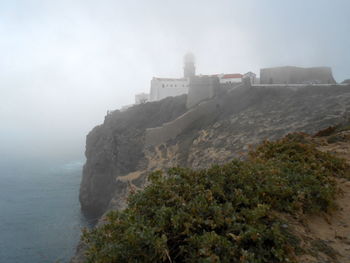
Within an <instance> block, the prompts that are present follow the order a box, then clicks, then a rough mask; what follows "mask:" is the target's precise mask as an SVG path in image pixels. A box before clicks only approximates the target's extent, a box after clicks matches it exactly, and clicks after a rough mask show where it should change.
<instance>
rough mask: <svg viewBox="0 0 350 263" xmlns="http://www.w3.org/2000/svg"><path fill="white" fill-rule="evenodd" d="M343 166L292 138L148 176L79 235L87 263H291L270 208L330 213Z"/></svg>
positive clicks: (283, 227)
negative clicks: (120, 206) (242, 156)
mask: <svg viewBox="0 0 350 263" xmlns="http://www.w3.org/2000/svg"><path fill="white" fill-rule="evenodd" d="M346 169H347V166H346V164H345V162H344V161H343V160H340V159H337V158H335V157H333V156H331V155H329V154H326V153H322V152H319V151H317V150H316V149H315V147H314V146H313V145H311V144H309V143H307V142H306V141H305V138H304V136H303V135H302V134H293V135H289V136H287V137H286V138H284V139H282V140H279V141H277V142H264V143H263V144H262V145H261V146H259V147H258V148H257V149H256V150H255V151H252V152H250V153H249V155H248V158H247V160H245V161H239V160H233V161H232V162H230V163H228V164H226V165H223V166H217V165H215V166H213V167H211V168H210V169H206V170H199V171H194V170H191V169H186V168H172V169H170V170H169V171H168V172H167V174H166V175H164V174H163V173H162V172H155V173H153V174H151V175H150V176H149V180H150V181H151V184H150V185H149V186H147V187H146V188H145V189H144V190H143V191H140V192H137V193H134V194H132V195H131V196H130V197H129V205H128V208H126V209H125V210H124V211H122V212H117V211H113V212H110V213H109V214H108V216H107V221H106V223H105V224H103V225H102V226H100V227H98V228H96V229H93V230H91V231H88V230H85V231H84V233H83V240H84V241H85V243H86V244H87V247H88V249H87V258H88V262H101V263H104V262H108V263H111V262H246V263H248V262H249V263H253V262H256V263H263V262H266V263H267V262H269V263H271V262H294V254H295V252H294V251H295V248H297V247H298V240H297V238H296V237H294V236H293V235H292V233H291V231H290V229H289V227H288V225H287V224H286V223H285V222H282V221H281V220H280V219H279V218H278V216H277V214H278V213H274V211H279V212H288V213H297V212H298V213H302V212H303V213H308V212H319V211H327V210H329V209H332V208H334V202H333V200H334V198H335V195H336V193H337V188H336V184H335V181H334V176H335V175H337V176H344V175H345V171H346Z"/></svg>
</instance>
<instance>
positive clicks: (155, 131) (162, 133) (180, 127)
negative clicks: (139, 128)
mask: <svg viewBox="0 0 350 263" xmlns="http://www.w3.org/2000/svg"><path fill="white" fill-rule="evenodd" d="M218 103H219V101H218V99H213V100H209V101H204V102H202V103H200V104H198V105H197V107H195V108H192V109H190V110H189V111H187V112H186V113H184V114H183V115H181V116H180V117H178V118H177V119H175V120H174V121H171V122H167V123H164V124H163V125H162V126H160V127H156V128H149V129H147V130H146V135H145V145H146V146H151V145H158V144H161V143H163V142H166V141H168V140H170V139H174V138H176V137H177V136H178V135H179V134H181V133H183V132H184V131H185V130H186V129H188V128H189V127H190V126H191V125H194V123H195V122H196V121H197V120H198V119H200V118H202V117H205V116H208V115H210V114H213V112H215V111H216V110H217V104H218Z"/></svg>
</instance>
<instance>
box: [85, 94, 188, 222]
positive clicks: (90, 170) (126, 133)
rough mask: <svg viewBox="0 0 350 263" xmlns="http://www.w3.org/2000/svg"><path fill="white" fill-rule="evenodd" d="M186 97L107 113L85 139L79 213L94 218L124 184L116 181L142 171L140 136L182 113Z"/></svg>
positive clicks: (142, 157) (142, 153) (141, 139)
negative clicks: (82, 212) (84, 159)
mask: <svg viewBox="0 0 350 263" xmlns="http://www.w3.org/2000/svg"><path fill="white" fill-rule="evenodd" d="M185 103H186V96H180V97H176V98H168V99H165V100H162V101H159V102H155V103H147V104H143V105H138V106H134V107H132V108H130V109H128V110H127V111H124V112H120V111H114V112H112V113H110V114H108V115H107V116H106V118H105V121H104V123H103V124H102V125H100V126H97V127H95V128H94V129H93V130H92V131H91V132H90V133H89V134H88V136H87V139H86V151H85V155H86V158H87V161H86V164H85V166H84V169H83V179H82V182H81V186H80V195H79V199H80V203H81V206H82V210H83V211H84V212H85V213H86V214H87V215H88V216H90V217H96V218H98V217H99V216H100V215H101V214H102V213H103V212H104V211H105V210H106V208H107V206H108V204H109V201H110V200H111V198H112V197H113V196H114V194H115V193H116V192H117V193H120V192H123V191H124V190H125V187H126V184H125V183H121V182H120V181H117V180H116V178H118V177H120V176H124V175H127V174H129V173H131V172H134V171H137V170H139V169H143V166H144V163H145V155H144V152H143V136H144V132H145V129H146V128H149V127H155V126H159V125H161V124H162V123H164V122H167V121H170V120H172V119H174V118H176V117H177V116H179V115H181V114H182V113H184V112H185V110H186V107H185Z"/></svg>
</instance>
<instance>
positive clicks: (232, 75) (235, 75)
mask: <svg viewBox="0 0 350 263" xmlns="http://www.w3.org/2000/svg"><path fill="white" fill-rule="evenodd" d="M242 77H243V75H242V74H239V73H235V74H225V75H223V76H222V79H240V78H242Z"/></svg>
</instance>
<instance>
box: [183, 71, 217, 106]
mask: <svg viewBox="0 0 350 263" xmlns="http://www.w3.org/2000/svg"><path fill="white" fill-rule="evenodd" d="M219 87H220V82H219V78H218V77H212V76H195V77H192V78H191V79H190V88H189V90H188V96H187V108H188V109H190V108H192V107H194V106H196V105H197V104H198V103H200V102H201V101H204V100H207V99H210V98H213V97H214V96H215V93H216V92H217V90H218V89H219Z"/></svg>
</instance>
